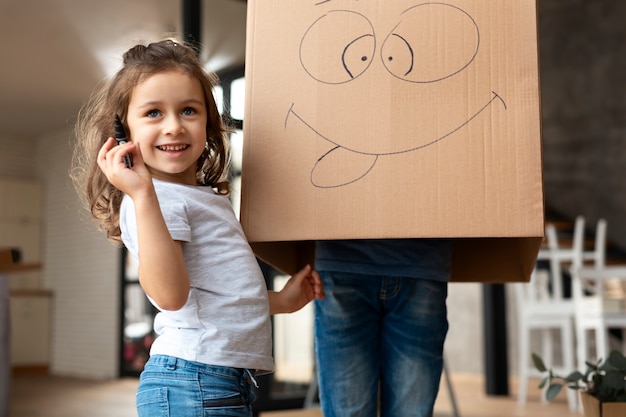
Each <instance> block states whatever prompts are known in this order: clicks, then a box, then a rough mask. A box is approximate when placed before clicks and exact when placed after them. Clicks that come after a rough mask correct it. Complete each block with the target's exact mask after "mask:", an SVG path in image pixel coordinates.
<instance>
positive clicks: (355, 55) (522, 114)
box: [240, 0, 543, 282]
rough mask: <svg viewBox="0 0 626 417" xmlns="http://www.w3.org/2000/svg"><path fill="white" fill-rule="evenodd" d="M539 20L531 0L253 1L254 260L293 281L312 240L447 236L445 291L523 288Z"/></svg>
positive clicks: (533, 190)
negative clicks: (493, 285)
mask: <svg viewBox="0 0 626 417" xmlns="http://www.w3.org/2000/svg"><path fill="white" fill-rule="evenodd" d="M536 18H537V10H536V0H515V1H511V0H442V1H423V0H393V1H378V0H329V1H324V0H274V1H271V2H267V1H262V0H248V18H247V22H248V27H247V47H246V74H245V78H246V106H245V114H244V132H243V133H244V134H243V136H244V147H243V168H242V185H241V190H242V195H241V217H240V218H241V223H242V225H243V228H244V231H245V232H246V236H247V237H248V240H249V241H250V242H251V243H252V246H253V248H255V251H256V252H257V254H258V256H260V257H261V258H262V259H264V260H266V261H268V262H269V263H271V264H273V265H274V266H279V267H280V265H279V264H282V265H283V268H282V270H287V271H288V270H289V269H290V268H291V267H292V266H294V265H295V264H297V263H300V262H301V261H302V260H303V259H304V258H305V257H306V256H303V255H302V254H303V253H304V252H305V250H303V249H302V248H303V247H305V246H306V245H308V244H309V242H312V241H315V240H319V239H370V238H437V237H448V238H458V239H459V240H458V244H457V243H455V255H454V259H453V264H455V265H456V264H458V266H454V267H453V277H452V279H453V280H462V281H492V282H493V281H496V280H503V281H507V280H508V281H515V280H524V279H527V277H528V274H527V273H528V272H529V271H530V270H531V269H532V264H533V261H534V258H533V257H534V256H536V252H535V253H533V252H534V251H535V250H536V249H537V248H538V246H539V245H540V243H541V237H542V235H543V188H542V178H541V176H542V172H541V120H540V119H541V118H540V116H541V113H540V109H539V101H540V100H539V76H538V54H537V21H536ZM494 258H497V259H499V260H501V261H502V263H501V264H497V263H494V262H493V259H494ZM488 259H490V260H491V261H489V262H488V261H487V260H488ZM285 262H287V263H289V262H292V264H290V265H289V266H285V265H286V264H285ZM494 266H498V267H499V266H503V268H502V269H500V270H498V271H495V270H494V269H493V268H494ZM279 269H281V268H279ZM455 271H458V272H459V274H460V275H454V274H456V272H455Z"/></svg>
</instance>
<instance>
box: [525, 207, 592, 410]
mask: <svg viewBox="0 0 626 417" xmlns="http://www.w3.org/2000/svg"><path fill="white" fill-rule="evenodd" d="M577 223H578V227H579V228H580V227H582V229H584V219H579V220H578V222H577ZM582 229H580V231H579V232H578V234H576V233H574V234H575V238H574V246H575V247H576V248H577V250H580V249H579V248H582V240H583V233H582ZM546 237H547V240H548V245H547V248H544V249H542V250H541V251H540V252H539V256H538V260H540V261H541V260H545V261H549V264H550V268H549V269H538V268H537V267H536V268H535V269H534V271H533V272H532V275H531V279H530V282H529V283H527V284H522V283H519V284H514V285H515V297H516V304H517V317H518V338H519V359H518V364H519V371H518V382H519V388H518V404H519V405H523V404H525V403H526V398H527V395H528V382H529V377H530V376H534V377H540V376H541V374H540V373H539V372H538V371H537V370H536V369H535V368H534V366H532V364H531V361H530V356H531V352H530V343H531V333H532V332H533V331H537V330H539V332H540V334H541V346H542V349H541V355H542V358H543V359H544V362H545V363H546V364H548V366H550V367H551V368H552V369H554V370H555V371H556V372H558V373H562V374H563V373H566V372H567V373H569V372H570V371H571V370H572V369H574V366H575V359H574V356H575V355H574V346H575V342H574V331H573V330H574V301H573V300H572V299H566V298H563V288H562V282H561V280H562V277H561V264H562V263H564V262H572V263H573V262H577V259H579V258H580V252H576V250H574V249H571V248H568V249H560V248H559V245H558V240H557V234H556V229H555V228H554V226H553V225H551V224H548V225H547V226H546ZM555 330H557V331H558V333H559V335H560V343H559V344H558V345H559V346H560V348H561V359H562V361H561V362H562V364H561V366H555V365H554V363H553V356H554V355H553V352H554V347H555V344H554V343H553V338H554V336H555V332H554V331H555ZM543 398H544V397H543V396H542V399H543ZM543 401H545V400H543ZM567 402H568V405H569V408H570V409H571V410H577V409H578V399H577V396H576V393H575V392H574V391H573V390H567Z"/></svg>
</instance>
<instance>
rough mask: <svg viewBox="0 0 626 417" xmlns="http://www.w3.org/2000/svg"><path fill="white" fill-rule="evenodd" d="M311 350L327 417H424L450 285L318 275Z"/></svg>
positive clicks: (438, 362)
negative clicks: (320, 295) (320, 285)
mask: <svg viewBox="0 0 626 417" xmlns="http://www.w3.org/2000/svg"><path fill="white" fill-rule="evenodd" d="M320 273H321V275H322V279H323V281H324V285H325V293H326V299H325V300H321V301H317V302H316V321H315V343H316V353H317V360H318V377H319V385H320V400H321V404H322V411H323V412H324V416H325V417H348V416H349V417H374V416H376V408H377V399H378V382H379V379H380V382H381V417H404V416H415V417H427V416H431V415H432V408H433V404H434V401H435V398H436V396H437V392H438V389H439V382H440V379H441V372H442V366H443V362H442V355H443V342H444V340H445V336H446V333H447V329H448V323H447V318H446V316H447V313H446V305H445V300H446V297H447V284H446V283H443V282H435V281H427V280H420V279H416V278H381V277H377V276H367V275H354V274H329V273H325V272H320Z"/></svg>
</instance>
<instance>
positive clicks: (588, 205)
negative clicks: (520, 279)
mask: <svg viewBox="0 0 626 417" xmlns="http://www.w3.org/2000/svg"><path fill="white" fill-rule="evenodd" d="M538 3H539V7H538V10H539V37H540V48H539V51H540V63H541V93H542V112H543V141H544V170H545V171H544V175H545V176H544V181H545V199H546V205H547V206H548V207H551V208H553V209H555V210H556V211H558V212H560V213H562V214H565V215H566V216H567V217H569V218H574V217H575V216H576V215H578V214H582V215H584V216H585V217H586V218H587V220H588V225H589V226H588V227H593V226H594V225H595V221H596V219H597V218H599V217H604V218H606V219H607V220H608V225H609V227H608V235H609V239H610V240H611V241H613V242H615V243H617V244H619V246H621V247H622V248H626V220H625V216H624V214H625V213H626V180H624V178H626V25H625V24H624V22H626V2H623V1H615V0H541V1H539V2H538Z"/></svg>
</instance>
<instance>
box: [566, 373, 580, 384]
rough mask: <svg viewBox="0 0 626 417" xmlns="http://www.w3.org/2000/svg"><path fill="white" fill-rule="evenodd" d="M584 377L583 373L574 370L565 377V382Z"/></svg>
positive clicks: (575, 380) (576, 380)
mask: <svg viewBox="0 0 626 417" xmlns="http://www.w3.org/2000/svg"><path fill="white" fill-rule="evenodd" d="M584 377H585V376H584V375H583V374H582V373H580V372H578V371H574V372H572V373H571V374H569V375H568V376H567V377H566V378H565V382H578V381H581V380H583V378H584Z"/></svg>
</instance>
